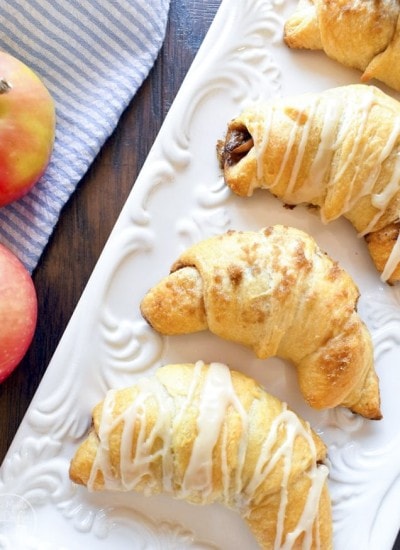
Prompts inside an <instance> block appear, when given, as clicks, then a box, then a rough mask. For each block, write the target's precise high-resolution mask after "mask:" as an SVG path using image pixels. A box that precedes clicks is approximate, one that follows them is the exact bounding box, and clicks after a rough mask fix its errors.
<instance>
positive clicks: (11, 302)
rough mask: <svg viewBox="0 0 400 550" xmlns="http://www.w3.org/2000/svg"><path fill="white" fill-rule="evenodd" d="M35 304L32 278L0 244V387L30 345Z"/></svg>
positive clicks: (36, 307) (35, 313)
mask: <svg viewBox="0 0 400 550" xmlns="http://www.w3.org/2000/svg"><path fill="white" fill-rule="evenodd" d="M37 313H38V302H37V295H36V290H35V287H34V284H33V281H32V278H31V276H30V274H29V272H28V271H27V269H26V268H25V266H24V265H23V264H22V263H21V262H20V260H19V259H18V258H17V257H16V256H15V255H14V254H13V253H12V252H11V251H10V250H8V249H7V248H6V247H5V246H3V245H1V244H0V383H1V382H3V380H5V379H6V378H7V377H8V376H9V375H10V374H11V373H12V372H13V370H14V369H15V368H16V367H17V365H18V364H19V363H20V361H21V360H22V358H23V357H24V355H25V353H26V351H27V349H28V347H29V345H30V344H31V342H32V339H33V336H34V333H35V329H36V324H37Z"/></svg>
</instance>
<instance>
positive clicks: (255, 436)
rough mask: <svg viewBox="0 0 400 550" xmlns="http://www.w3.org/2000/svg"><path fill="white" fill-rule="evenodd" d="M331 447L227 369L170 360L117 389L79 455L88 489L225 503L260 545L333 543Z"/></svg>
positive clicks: (73, 470)
mask: <svg viewBox="0 0 400 550" xmlns="http://www.w3.org/2000/svg"><path fill="white" fill-rule="evenodd" d="M325 458H326V449H325V446H324V444H323V443H322V441H321V439H320V438H319V437H318V436H317V435H316V434H315V433H314V432H313V431H312V430H311V428H310V426H309V424H308V423H306V422H304V421H303V420H301V419H299V417H298V416H296V414H294V413H293V412H292V411H290V410H289V409H288V408H287V406H286V404H284V403H282V402H281V401H279V400H278V399H276V398H275V397H273V396H271V395H269V394H268V393H266V392H265V391H264V390H263V389H262V388H261V387H260V386H259V385H258V384H257V383H256V382H255V381H254V380H252V379H250V378H248V377H247V376H245V375H243V374H240V373H238V372H234V371H230V369H229V368H228V367H227V366H226V365H222V364H220V363H211V364H210V365H205V364H204V363H202V362H200V361H199V362H198V363H196V364H195V365H193V364H182V365H167V366H165V367H162V368H161V369H159V370H158V371H156V373H155V375H154V376H152V377H147V378H142V379H140V380H139V381H138V382H137V383H136V384H135V385H134V386H132V387H130V388H126V389H122V390H110V391H109V392H108V393H107V395H106V397H105V399H104V401H103V402H101V403H99V404H98V405H97V406H96V407H95V409H94V411H93V427H92V430H91V432H90V434H89V436H88V438H87V439H85V441H84V442H83V443H82V444H81V446H80V447H79V448H78V450H77V451H76V454H75V456H74V458H73V459H72V461H71V466H70V477H71V479H72V480H73V481H74V482H76V483H79V484H83V485H86V486H87V488H88V489H89V490H93V491H103V490H114V491H115V490H118V491H137V492H139V493H144V494H145V495H155V494H159V493H164V494H167V495H171V496H172V497H175V498H177V499H184V500H186V501H188V502H191V503H193V504H211V503H215V502H219V503H222V504H224V505H226V506H228V507H229V508H231V509H233V510H235V511H237V512H238V513H239V514H240V515H241V516H242V518H243V519H244V520H245V521H246V522H247V524H248V526H249V527H250V530H251V531H252V533H253V534H254V536H255V538H256V539H257V541H258V543H259V545H260V547H261V548H264V549H266V550H267V549H268V550H269V549H271V548H309V549H319V548H323V549H324V550H330V549H331V548H332V517H331V504H330V498H329V493H328V487H327V475H328V468H327V467H326V466H325V465H324V464H323V461H324V460H325Z"/></svg>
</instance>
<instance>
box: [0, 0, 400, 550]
mask: <svg viewBox="0 0 400 550" xmlns="http://www.w3.org/2000/svg"><path fill="white" fill-rule="evenodd" d="M295 4H296V2H295V0H243V1H242V2H234V3H232V2H230V1H229V0H224V1H223V2H222V4H221V7H220V9H219V11H218V13H217V16H216V18H215V20H214V23H213V24H212V26H211V28H210V31H209V33H208V34H207V37H206V39H205V40H204V43H203V45H202V47H201V48H200V51H199V53H198V54H197V56H196V59H195V61H194V63H193V65H192V67H191V69H190V71H189V73H188V75H187V78H186V79H185V81H184V83H183V85H182V87H181V89H180V91H179V93H178V96H177V98H176V100H175V102H174V104H173V106H172V107H171V109H170V112H169V114H168V116H167V118H166V120H165V122H164V124H163V127H162V129H161V131H160V134H159V136H158V137H157V140H156V142H155V144H154V146H153V148H152V150H151V152H150V154H149V157H148V159H147V161H146V163H145V165H144V166H143V169H142V171H141V174H140V175H139V177H138V180H137V182H136V183H135V186H134V188H133V190H132V193H131V195H130V197H129V198H128V201H127V203H126V205H125V207H124V209H123V211H122V212H121V215H120V217H119V219H118V222H117V224H116V226H115V228H114V230H113V232H112V234H111V236H110V238H109V240H108V242H107V244H106V246H105V248H104V251H103V253H102V255H101V257H100V259H99V261H98V263H97V265H96V268H95V270H94V272H93V274H92V276H91V278H90V281H89V283H88V285H87V287H86V289H85V291H84V293H83V295H82V298H81V300H80V302H79V304H78V306H77V308H76V310H75V312H74V315H73V317H72V318H71V321H70V323H69V325H68V327H67V329H66V331H65V334H64V336H63V338H62V340H61V342H60V344H59V346H58V348H57V350H56V353H55V355H54V357H53V359H52V361H51V363H50V365H49V367H48V369H47V372H46V375H45V377H44V379H43V381H42V383H41V385H40V387H39V390H38V391H37V393H36V395H35V398H34V400H33V401H32V404H31V406H30V408H29V410H28V412H27V415H26V417H25V418H24V421H23V423H22V425H21V428H20V430H19V431H18V433H17V435H16V437H15V440H14V442H13V444H12V446H11V448H10V450H9V453H8V454H7V457H6V459H5V461H4V463H3V466H2V469H1V477H0V493H1V494H2V495H6V496H5V498H6V504H7V506H9V505H10V502H13V500H12V499H11V501H10V500H7V498H8V497H7V495H10V494H15V495H18V496H20V497H21V498H22V499H24V501H23V502H25V503H28V505H25V508H24V510H26V514H25V515H23V517H22V524H21V522H20V523H19V524H18V527H19V530H18V532H17V531H16V530H13V527H15V524H13V523H12V522H11V523H9V524H8V532H7V533H6V534H5V533H4V532H3V531H1V530H0V544H1V542H2V538H1V537H4V536H7V537H13V540H12V542H13V543H14V546H13V548H18V544H20V547H23V548H32V549H33V548H41V549H42V548H44V549H46V548H52V549H53V548H77V547H78V548H79V547H81V546H82V545H85V546H86V547H89V548H92V547H93V548H96V550H97V549H98V548H100V549H101V548H110V547H119V548H125V547H126V548H128V547H129V548H131V547H132V540H134V541H137V543H138V545H139V544H141V545H143V547H144V548H152V549H154V548H163V549H165V548H174V547H176V546H177V545H178V546H179V548H204V549H208V548H221V549H223V548H229V549H230V550H231V549H235V548H246V549H249V550H250V549H251V548H255V547H256V546H255V543H254V541H253V539H252V537H251V535H250V534H249V533H248V531H247V529H246V527H245V526H244V525H243V524H242V522H240V521H237V516H235V515H234V514H233V512H230V511H228V510H225V509H223V508H221V507H219V506H213V507H207V508H205V507H202V508H198V507H196V508H194V507H193V506H190V505H187V504H186V503H183V502H178V501H173V502H171V501H170V500H169V499H168V498H167V497H157V498H150V499H146V498H145V497H142V496H140V495H118V494H106V495H90V494H88V493H87V492H85V491H84V490H82V489H81V488H77V489H76V488H74V487H73V486H72V485H71V484H70V482H69V480H68V463H69V458H70V457H71V455H72V453H73V451H74V449H75V447H76V444H77V442H78V441H79V440H80V438H81V437H82V435H83V434H84V433H85V431H86V429H87V427H88V423H89V422H90V410H91V408H92V406H93V405H94V404H95V403H96V402H97V401H98V400H99V399H101V398H102V396H103V394H104V392H105V391H106V389H107V388H109V387H111V386H123V385H126V384H129V383H130V382H131V381H133V380H134V379H135V378H136V377H138V376H140V375H141V374H143V373H146V372H150V371H152V370H154V369H155V368H157V366H159V365H161V364H164V363H166V362H180V361H196V360H197V359H203V360H206V361H207V360H209V361H211V360H220V361H223V362H226V363H227V364H228V365H230V366H231V367H232V368H235V369H237V370H242V371H243V372H246V373H247V374H249V375H251V376H253V377H254V378H256V379H257V380H259V381H260V382H261V383H262V384H263V385H264V386H265V387H266V389H267V390H268V391H270V392H271V393H274V394H275V395H277V396H278V397H280V398H282V399H284V400H286V401H287V402H288V403H289V405H290V406H291V407H293V408H294V409H295V410H296V411H297V412H298V413H299V414H301V415H302V416H303V417H305V418H307V419H308V420H309V421H310V423H311V424H312V426H313V427H314V428H315V429H317V430H318V431H319V432H320V433H321V435H322V437H323V438H324V440H325V441H326V442H327V444H328V447H329V456H330V461H331V475H330V485H331V492H332V497H333V502H334V522H335V542H336V545H337V547H338V548H340V549H342V548H349V549H352V548H360V547H362V548H366V549H370V550H373V549H374V550H375V548H377V547H379V548H380V549H382V550H386V549H387V550H390V548H391V545H392V543H393V540H394V538H395V535H396V532H397V529H398V526H399V525H400V517H398V515H396V510H398V509H399V508H400V435H399V433H398V429H397V426H396V419H397V418H399V416H400V403H399V400H398V399H397V395H398V393H399V390H400V377H399V374H398V372H396V368H395V367H396V356H398V352H399V346H400V337H399V336H398V335H399V334H400V331H399V323H400V291H399V289H396V288H389V287H386V286H384V285H383V284H382V283H380V281H379V278H378V276H377V274H376V272H375V270H374V268H373V267H372V264H371V261H370V259H369V257H368V255H367V253H366V250H365V247H364V245H363V242H362V241H361V240H358V239H357V238H356V236H355V234H354V231H353V229H352V228H351V227H350V226H349V224H347V223H346V222H345V221H343V220H338V221H337V222H334V223H333V224H330V225H329V226H323V225H322V224H321V222H320V220H319V219H318V218H317V216H315V215H312V214H310V213H309V212H308V211H306V209H304V208H302V207H297V208H296V209H294V210H293V211H289V210H286V209H284V208H283V207H282V205H281V203H279V202H278V201H277V200H276V199H274V198H273V197H272V196H269V195H268V193H265V192H264V193H256V194H255V195H254V197H252V198H250V199H240V198H239V197H234V196H232V194H231V193H230V192H229V191H228V190H227V189H226V188H225V186H224V184H223V182H222V179H221V175H220V173H219V169H218V166H217V161H216V156H215V143H216V141H217V140H218V139H219V138H220V137H222V135H223V132H224V130H225V127H226V123H227V121H228V120H229V119H230V118H231V117H232V116H234V115H235V114H236V113H237V112H238V111H239V110H240V109H241V108H242V107H243V106H244V105H245V104H246V103H247V102H251V101H254V100H256V99H257V98H258V97H259V96H260V95H267V96H273V95H280V94H282V95H289V94H290V93H293V92H294V91H295V92H296V93H298V92H302V91H309V90H311V91H312V90H322V89H326V88H328V87H332V86H336V85H340V84H347V83H351V82H357V81H358V79H359V74H358V73H357V72H356V71H353V70H349V69H345V68H342V67H339V66H337V65H336V64H335V63H334V62H332V61H330V60H328V59H327V58H325V57H324V55H323V54H319V53H310V52H291V51H289V50H288V49H287V48H285V47H284V45H283V44H282V40H281V37H282V25H283V21H284V18H285V16H286V15H287V14H288V13H290V11H291V10H292V9H293V7H294V6H295ZM215 44H217V46H215ZM386 91H387V90H386ZM166 205H168V207H169V212H168V215H166V214H165V213H166V210H167V209H166ZM272 223H286V224H288V225H294V226H296V227H299V228H301V229H304V230H305V231H307V232H308V233H310V234H312V235H313V236H314V237H315V238H316V240H317V241H318V242H319V244H320V245H321V246H322V248H324V249H325V250H326V251H327V252H328V253H329V254H330V255H331V256H332V257H334V258H336V259H338V260H339V261H340V263H341V264H342V265H343V266H344V267H345V268H347V269H348V271H349V272H350V273H351V274H352V275H353V277H354V278H355V280H356V282H357V283H358V284H359V286H360V290H361V292H362V295H361V299H360V313H361V315H362V316H363V318H364V320H365V321H366V323H367V324H368V326H369V328H370V330H371V333H372V336H373V340H374V343H375V350H376V360H377V370H378V374H379V375H380V377H381V384H382V406H383V413H384V420H383V421H382V422H379V423H371V422H368V421H364V420H362V419H360V418H358V417H353V416H351V415H348V414H347V413H346V412H345V411H343V410H335V411H330V412H324V413H316V412H315V411H311V410H310V409H308V408H307V407H306V406H305V405H304V402H303V401H302V398H301V396H300V395H299V392H298V389H297V385H296V380H295V377H294V372H293V369H292V368H291V366H290V365H287V364H285V363H284V362H282V361H279V360H278V359H272V360H268V361H260V360H256V359H255V358H254V357H253V356H252V354H251V353H250V352H248V351H247V350H244V349H242V348H240V347H238V346H235V345H232V344H229V343H226V342H220V341H218V340H217V339H216V338H215V337H213V336H212V335H210V334H206V333H204V334H197V335H192V336H189V337H176V338H170V339H168V338H166V339H163V338H159V337H158V336H157V335H155V334H154V333H153V332H152V331H151V330H150V329H149V327H148V326H147V325H146V324H145V323H144V321H143V320H142V319H141V317H140V314H139V308H138V306H139V303H140V299H141V297H142V296H143V294H144V292H145V291H146V290H147V289H148V287H149V286H151V284H153V283H154V282H156V281H158V280H159V278H160V277H162V276H163V275H165V274H166V273H167V272H168V270H169V267H170V265H171V264H172V262H173V261H174V259H175V258H176V256H177V254H178V253H179V252H180V250H182V249H183V248H184V247H185V246H187V245H188V244H190V243H192V242H194V241H195V240H198V239H200V238H203V237H206V236H209V235H212V234H216V233H218V232H221V231H224V230H226V229H227V228H229V227H235V228H239V229H246V228H249V229H257V228H260V227H262V226H264V225H269V224H272ZM342 243H346V246H343V244H342ZM88 342H90V346H88ZM0 504H1V503H0ZM30 507H31V508H30ZM1 509H3V510H4V502H3V508H1V506H0V510H1ZM30 511H33V516H34V521H33V520H32V515H31V514H30ZM24 522H25V523H24ZM49 522H50V523H51V525H53V526H54V527H53V529H52V533H53V534H52V533H49V531H48V529H47V526H48V524H49ZM4 525H5V523H4V522H3V524H2V526H3V527H4ZM21 525H22V527H23V526H24V525H25V527H26V529H22V530H21ZM17 539H19V540H17ZM5 540H6V539H4V541H5ZM60 540H62V541H63V542H62V543H60Z"/></svg>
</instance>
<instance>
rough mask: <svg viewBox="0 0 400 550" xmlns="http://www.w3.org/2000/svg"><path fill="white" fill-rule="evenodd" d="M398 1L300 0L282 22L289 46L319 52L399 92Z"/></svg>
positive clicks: (364, 80) (399, 27)
mask: <svg viewBox="0 0 400 550" xmlns="http://www.w3.org/2000/svg"><path fill="white" fill-rule="evenodd" d="M399 15H400V3H399V2H398V0H379V1H376V0H362V1H360V0H300V1H299V3H298V5H297V8H296V10H295V11H294V13H293V15H291V16H290V17H289V19H288V20H287V21H286V24H285V27H284V41H285V43H286V44H287V45H288V46H289V47H290V48H302V49H309V50H323V51H324V52H325V53H326V55H327V56H328V57H330V58H331V59H335V60H336V61H338V62H339V63H342V64H343V65H346V66H348V67H353V68H355V69H359V70H360V71H362V72H363V74H362V77H361V80H362V81H363V82H366V81H368V80H371V79H372V78H376V79H378V80H380V81H382V82H384V83H385V84H387V85H388V86H391V87H392V88H394V89H395V90H399V91H400V18H399Z"/></svg>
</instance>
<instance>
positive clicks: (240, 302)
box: [141, 225, 381, 419]
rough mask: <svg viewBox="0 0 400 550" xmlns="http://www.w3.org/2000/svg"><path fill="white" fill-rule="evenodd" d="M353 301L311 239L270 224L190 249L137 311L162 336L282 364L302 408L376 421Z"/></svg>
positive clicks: (370, 371) (364, 340)
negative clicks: (190, 338) (209, 339)
mask: <svg viewBox="0 0 400 550" xmlns="http://www.w3.org/2000/svg"><path fill="white" fill-rule="evenodd" d="M358 296H359V292H358V289H357V287H356V285H355V283H354V282H353V280H352V279H351V277H350V276H349V275H348V274H347V273H346V272H345V271H344V270H343V269H341V268H340V267H339V266H338V264H337V263H336V262H334V261H332V260H331V259H330V258H329V257H328V256H327V255H326V254H325V253H323V252H322V251H321V250H320V249H319V247H318V246H317V244H316V242H315V241H314V239H313V238H312V237H310V236H309V235H307V234H306V233H304V232H303V231H300V230H298V229H294V228H290V227H284V226H281V225H276V226H273V227H269V228H266V229H264V230H261V231H258V232H255V231H228V232H227V233H225V234H223V235H218V236H216V237H211V238H209V239H205V240H203V241H200V242H199V243H197V244H195V245H194V246H191V247H190V248H189V249H188V250H186V251H185V252H184V253H183V254H181V255H180V257H179V259H178V260H177V261H176V262H175V264H174V265H173V267H172V270H171V273H170V274H169V275H168V276H167V277H165V278H164V279H163V280H161V281H160V282H159V283H158V284H157V285H156V286H154V287H153V288H152V289H151V290H150V291H149V292H148V293H147V294H146V296H145V297H144V298H143V300H142V302H141V311H142V314H143V316H144V318H145V319H146V320H147V321H148V323H149V324H150V325H151V326H152V327H153V328H154V329H155V330H156V331H158V332H160V333H161V334H166V335H175V334H187V333H191V332H196V331H201V330H206V329H209V330H210V331H211V332H213V333H214V334H216V335H217V336H219V337H221V338H224V339H226V340H230V341H233V342H238V343H240V344H243V345H245V346H247V347H249V348H251V349H253V351H254V352H255V354H256V355H257V357H259V358H261V359H263V358H267V357H272V356H279V357H282V358H285V359H288V360H290V361H291V362H293V363H294V365H295V366H296V369H297V376H298V381H299V386H300V390H301V392H302V394H303V396H304V398H305V400H306V401H307V402H308V404H309V405H310V406H311V407H314V408H316V409H324V408H331V407H335V406H337V405H343V406H345V407H348V408H350V409H351V410H352V411H353V412H356V413H359V414H360V415H363V416H365V417H367V418H373V419H379V418H380V417H381V413H380V399H379V387H378V378H377V375H376V373H375V370H374V365H373V350H372V343H371V337H370V334H369V332H368V330H367V328H366V326H365V324H364V323H363V322H362V320H361V318H360V316H359V314H358V313H357V311H356V304H357V300H358Z"/></svg>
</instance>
